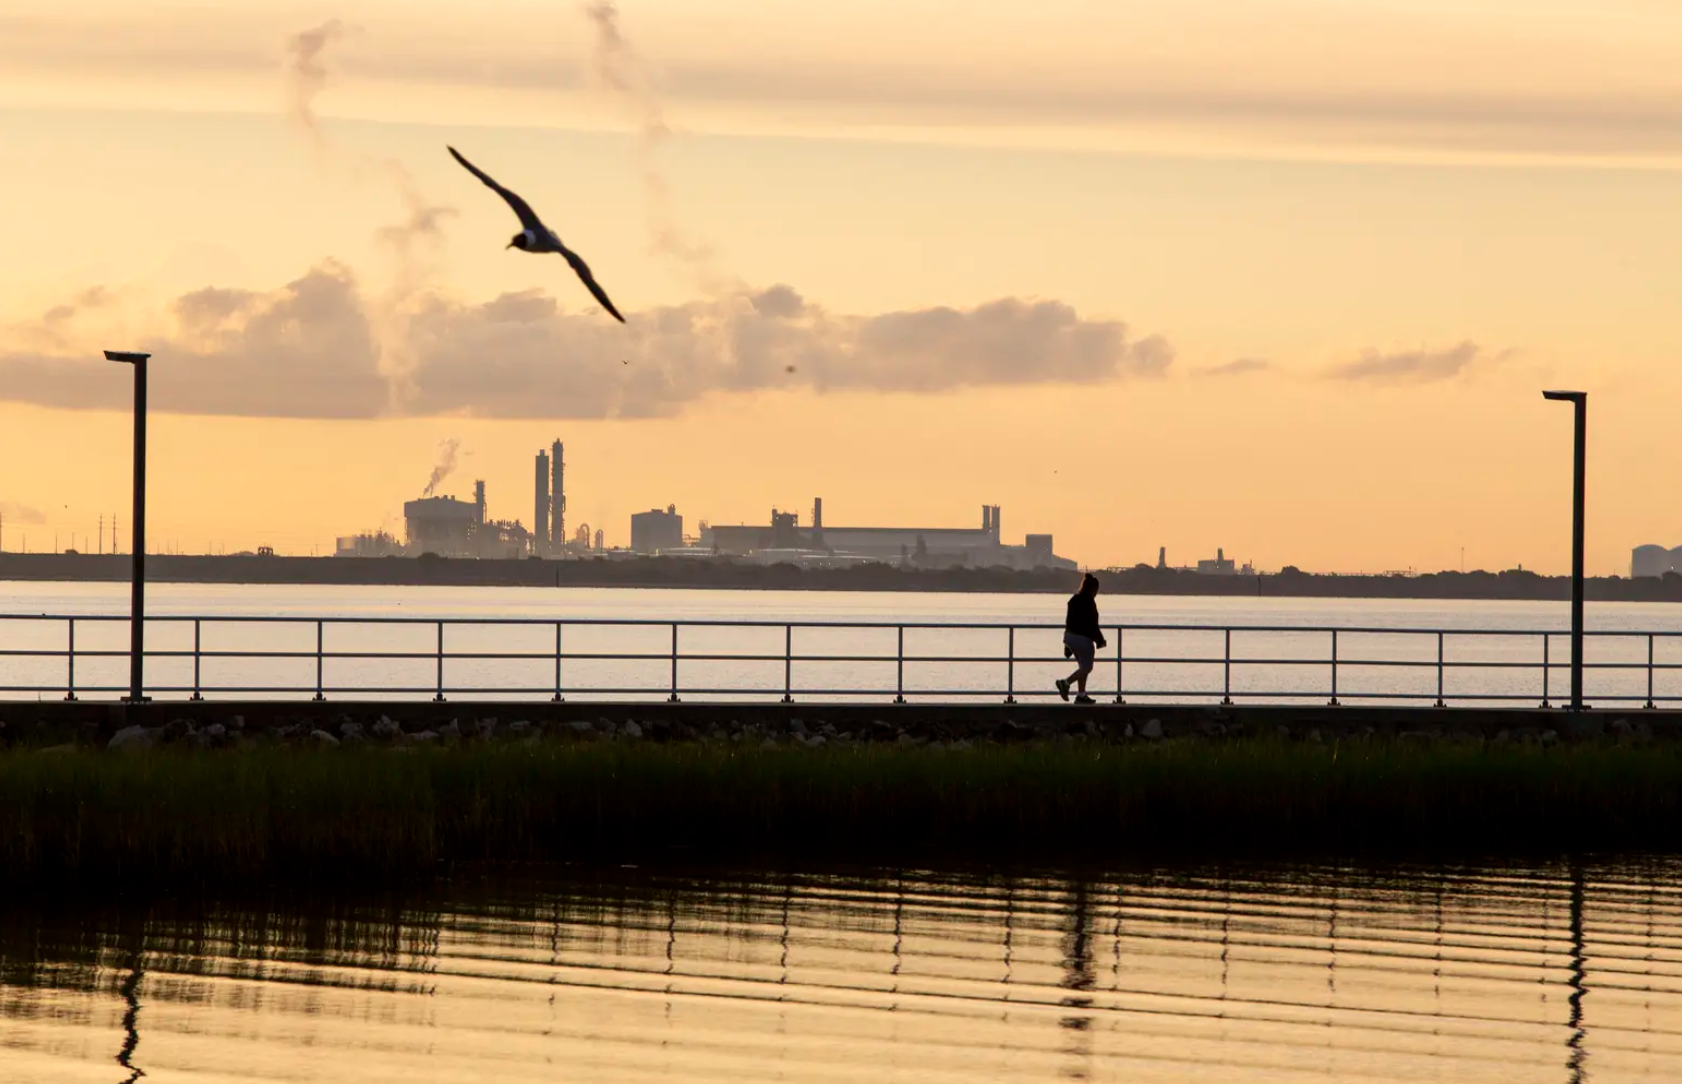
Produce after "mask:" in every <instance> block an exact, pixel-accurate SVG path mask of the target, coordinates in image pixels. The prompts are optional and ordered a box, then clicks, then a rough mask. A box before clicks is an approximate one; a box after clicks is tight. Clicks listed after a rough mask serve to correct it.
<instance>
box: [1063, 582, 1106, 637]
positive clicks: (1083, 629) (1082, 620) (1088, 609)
mask: <svg viewBox="0 0 1682 1084" xmlns="http://www.w3.org/2000/svg"><path fill="white" fill-rule="evenodd" d="M1063 630H1064V631H1065V632H1075V633H1079V634H1080V635H1082V636H1084V637H1086V638H1087V639H1089V640H1091V641H1092V642H1093V643H1094V644H1097V645H1098V646H1099V647H1103V646H1104V633H1103V630H1101V629H1100V628H1099V627H1098V601H1097V600H1096V599H1094V598H1093V597H1092V596H1091V595H1088V594H1086V593H1085V592H1080V593H1077V594H1074V595H1071V596H1070V597H1069V613H1068V616H1067V617H1065V618H1064V619H1063Z"/></svg>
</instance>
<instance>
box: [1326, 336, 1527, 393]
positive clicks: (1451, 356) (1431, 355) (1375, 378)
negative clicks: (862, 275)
mask: <svg viewBox="0 0 1682 1084" xmlns="http://www.w3.org/2000/svg"><path fill="white" fill-rule="evenodd" d="M1504 356H1506V355H1505V353H1503V354H1500V355H1496V356H1495V357H1494V358H1492V359H1491V360H1499V359H1500V358H1501V357H1504ZM1486 357H1488V355H1486V354H1485V353H1484V351H1483V349H1482V348H1481V347H1479V346H1478V344H1477V343H1474V342H1472V341H1470V340H1467V341H1466V342H1462V343H1460V344H1459V345H1457V346H1452V347H1449V348H1448V349H1446V350H1425V349H1423V348H1422V349H1419V350H1402V351H1397V352H1395V353H1389V354H1386V353H1381V352H1379V351H1377V350H1368V351H1365V352H1364V353H1362V355H1361V356H1360V357H1359V358H1358V359H1356V360H1355V361H1349V362H1345V363H1343V364H1341V365H1337V366H1334V367H1333V368H1332V370H1331V373H1330V375H1331V376H1332V377H1333V378H1334V379H1338V380H1358V381H1370V382H1372V383H1382V384H1430V383H1435V382H1436V381H1439V380H1452V379H1454V378H1455V377H1457V376H1460V375H1462V374H1463V373H1465V372H1467V371H1468V370H1469V369H1470V368H1471V367H1472V365H1473V364H1474V363H1476V362H1478V361H1479V360H1481V359H1484V358H1486Z"/></svg>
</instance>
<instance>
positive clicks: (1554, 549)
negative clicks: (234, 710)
mask: <svg viewBox="0 0 1682 1084" xmlns="http://www.w3.org/2000/svg"><path fill="white" fill-rule="evenodd" d="M332 19H337V20H339V23H340V25H341V26H342V27H343V30H342V32H341V33H338V34H331V33H330V34H327V35H325V36H324V37H323V40H322V48H321V49H320V51H319V53H318V54H316V55H315V56H314V57H313V59H312V58H310V57H308V56H306V57H303V58H302V60H300V57H299V55H298V54H297V53H296V52H295V51H290V52H289V40H290V39H292V38H294V37H295V36H296V35H298V34H300V33H301V32H304V31H307V30H309V29H311V28H315V27H320V26H322V25H324V24H326V23H327V22H328V20H332ZM619 25H620V27H621V29H622V31H623V34H624V39H625V41H626V43H627V44H628V46H629V48H630V49H632V50H634V52H632V53H628V54H627V53H619V54H611V53H609V54H602V53H600V51H599V49H600V44H601V39H600V38H599V37H598V36H597V35H598V31H597V28H596V24H594V23H593V22H592V20H591V19H590V18H589V17H587V15H586V13H585V9H584V7H583V6H582V5H578V4H560V5H557V4H553V3H547V2H545V3H539V2H537V0H518V2H516V0H501V2H497V0H488V2H486V3H482V4H478V5H472V6H471V7H469V6H464V5H459V4H444V3H442V2H438V0H405V2H403V3H398V2H397V0H381V2H359V3H342V4H337V5H334V4H318V3H280V2H276V0H253V2H250V3H245V4H240V5H233V4H226V5H223V6H222V7H221V8H220V9H217V10H206V9H204V8H203V7H202V6H198V5H185V4H176V5H171V4H164V5H147V6H145V7H144V8H137V7H136V6H134V5H119V4H116V3H114V2H111V0H56V2H52V3H47V2H45V0H21V2H20V0H13V2H12V3H11V4H8V5H7V8H6V12H5V13H4V14H0V136H3V137H4V140H5V145H6V147H7V148H8V152H9V153H8V159H9V161H10V162H11V163H12V165H11V168H10V169H9V170H8V173H7V179H6V194H7V197H8V198H6V199H5V200H3V201H0V237H3V238H5V239H6V243H5V245H4V246H0V324H3V325H4V326H5V329H6V331H7V335H6V342H5V345H4V347H0V515H3V516H4V518H5V526H4V533H3V538H0V543H3V544H4V546H5V547H6V548H7V549H18V548H21V545H22V537H23V534H24V532H28V535H29V539H28V541H29V547H30V548H31V549H34V550H39V549H45V548H48V547H49V546H50V545H51V544H52V541H53V537H54V536H55V535H56V536H57V537H58V541H59V544H60V545H69V544H70V536H71V535H72V533H74V534H76V535H77V536H79V537H78V544H80V536H84V535H90V534H92V533H93V532H94V531H95V530H96V525H97V523H98V517H99V516H100V515H101V514H103V513H110V512H115V513H116V514H117V515H118V516H119V517H120V518H121V519H122V520H124V521H126V519H127V503H128V496H127V494H128V441H129V435H128V421H127V415H126V403H127V394H128V388H127V372H126V371H119V370H116V369H115V368H114V367H109V366H107V365H105V363H102V362H95V361H92V360H85V359H89V358H92V357H97V351H98V349H99V348H100V347H103V346H120V347H149V348H153V349H156V350H157V354H158V357H157V361H156V362H155V363H154V393H153V399H154V404H155V408H156V409H155V413H154V417H153V425H152V432H153V440H152V445H151V452H152V479H153V488H152V494H153V496H152V506H151V507H152V511H151V518H152V523H153V527H152V548H153V549H162V548H166V547H174V546H177V545H178V546H179V547H180V548H182V549H184V550H203V549H207V548H213V549H223V550H233V549H239V548H246V547H251V546H255V545H259V544H269V545H273V546H275V547H276V548H277V549H279V550H282V551H284V552H295V553H308V552H311V551H312V549H315V550H319V551H321V552H327V551H328V550H330V549H331V546H332V538H333V536H334V535H337V534H348V533H351V532H353V531H356V530H359V529H370V528H376V527H380V526H382V525H383V526H386V527H388V528H391V529H399V530H400V527H401V505H402V502H403V501H404V500H405V499H408V498H411V497H413V496H415V495H417V494H418V491H419V490H420V488H421V486H422V485H423V484H424V483H425V480H426V477H427V474H428V471H429V470H430V468H431V466H432V463H433V460H434V457H435V455H436V454H437V448H438V445H439V443H440V442H441V441H443V440H445V439H457V440H459V441H460V442H461V448H462V451H463V453H465V454H464V456H463V458H462V460H461V465H460V467H459V469H458V472H457V474H456V475H455V476H454V477H453V478H452V479H451V480H450V481H449V482H446V484H445V485H444V487H443V488H444V490H445V491H453V492H456V493H458V494H461V495H464V496H465V495H467V494H468V493H470V491H471V487H472V479H474V478H476V477H482V478H484V479H486V480H487V482H488V485H489V491H490V503H491V507H492V513H493V514H494V515H496V516H498V517H500V518H514V517H518V518H521V519H523V520H527V521H528V522H529V520H530V518H531V509H530V505H531V492H530V491H531V456H532V454H533V453H535V452H536V451H537V449H538V448H540V447H547V445H548V443H549V441H550V440H552V439H555V438H557V437H559V438H561V439H563V440H565V442H566V444H567V454H568V461H569V463H568V467H569V469H568V481H569V490H570V496H569V501H570V514H569V521H570V522H571V523H572V524H577V523H580V522H589V523H590V524H592V525H593V526H598V527H603V528H604V529H605V530H606V534H607V537H608V538H609V540H611V541H616V542H623V541H625V540H626V536H627V534H628V517H629V515H630V513H631V512H633V511H638V510H641V509H644V508H648V507H651V506H661V507H663V506H665V505H666V504H668V503H676V504H677V505H678V507H679V510H680V511H682V512H684V513H685V515H686V517H688V520H689V522H690V523H691V524H693V523H694V522H695V521H696V520H699V519H711V520H712V521H713V522H720V523H724V522H730V523H734V522H761V521H764V520H765V519H766V518H767V517H768V515H769V511H770V508H771V507H772V506H773V505H776V506H779V507H784V508H789V507H793V508H797V509H799V510H800V511H801V512H802V514H803V515H804V514H805V513H806V512H807V510H808V509H809V507H810V502H811V498H812V497H813V496H817V495H821V496H823V497H824V499H825V506H826V507H825V512H826V517H827V518H828V519H829V520H830V521H831V522H836V523H872V524H908V525H909V524H921V525H963V524H969V523H971V522H977V523H978V522H979V509H978V506H979V505H981V504H983V503H992V504H999V505H1001V506H1003V509H1004V512H1003V523H1004V528H1005V534H1006V536H1007V539H1019V537H1020V535H1021V533H1022V532H1025V531H1035V532H1039V531H1047V532H1051V533H1053V534H1054V535H1055V536H1056V539H1057V548H1058V550H1059V552H1061V553H1064V554H1066V555H1068V556H1071V557H1074V558H1075V559H1077V560H1079V561H1081V562H1083V563H1087V564H1092V565H1106V564H1112V563H1118V562H1126V563H1131V562H1134V561H1140V560H1154V559H1155V555H1156V548H1157V546H1159V545H1166V546H1168V548H1169V554H1170V558H1171V559H1173V560H1175V561H1177V562H1183V561H1190V560H1192V559H1194V558H1196V557H1198V556H1208V555H1212V553H1213V551H1214V549H1215V548H1216V547H1217V546H1222V547H1225V549H1226V551H1227V553H1228V554H1229V555H1231V556H1236V557H1238V558H1240V559H1254V560H1255V561H1256V562H1257V563H1258V564H1259V565H1261V566H1262V567H1265V568H1277V567H1279V566H1280V565H1283V564H1287V563H1289V564H1297V565H1299V566H1302V567H1304V568H1312V569H1323V570H1347V571H1358V570H1382V569H1395V568H1406V567H1415V568H1420V569H1435V568H1441V567H1454V566H1458V565H1459V563H1460V561H1461V550H1462V547H1464V550H1465V560H1466V562H1467V564H1468V566H1471V567H1488V568H1501V567H1511V566H1512V565H1515V564H1523V565H1524V566H1525V567H1527V568H1537V569H1541V570H1545V571H1564V570H1565V568H1566V565H1567V563H1568V552H1567V545H1568V540H1569V486H1570V479H1569V466H1570V447H1569V443H1570V424H1569V412H1568V410H1566V409H1565V408H1563V407H1560V406H1557V405H1552V404H1547V403H1544V402H1543V401H1542V399H1541V397H1540V395H1539V394H1538V392H1539V390H1540V389H1541V388H1542V387H1545V386H1572V387H1580V388H1585V389H1587V390H1588V391H1589V392H1590V393H1591V394H1590V403H1591V408H1592V410H1591V415H1590V417H1591V438H1592V445H1591V453H1590V463H1591V470H1590V524H1589V565H1590V569H1591V571H1593V572H1596V573H1607V572H1612V571H1627V564H1628V553H1629V550H1630V548H1631V547H1633V546H1634V545H1637V544H1639V543H1643V542H1658V543H1662V544H1666V545H1672V544H1676V543H1679V542H1682V522H1679V517H1678V516H1677V515H1676V514H1675V512H1674V511H1673V510H1672V504H1671V498H1670V493H1669V480H1670V479H1671V478H1674V477H1676V476H1677V475H1678V473H1679V472H1682V447H1679V446H1678V444H1677V443H1676V442H1675V441H1674V440H1671V439H1670V427H1671V423H1669V422H1667V421H1666V420H1665V419H1666V418H1668V417H1669V416H1670V413H1671V410H1670V405H1671V403H1672V402H1673V401H1674V400H1675V396H1676V393H1677V392H1678V391H1682V380H1679V379H1678V377H1677V375H1676V371H1677V365H1676V359H1677V358H1678V357H1682V332H1679V330H1678V326H1677V323H1676V321H1675V319H1674V316H1673V312H1674V299H1675V298H1676V297H1677V296H1679V295H1682V289H1679V288H1682V266H1679V264H1678V262H1677V260H1676V259H1675V253H1676V252H1677V251H1679V250H1682V215H1678V214H1677V213H1676V212H1677V209H1678V208H1682V172H1679V170H1678V166H1679V164H1682V123H1678V122H1679V121H1682V106H1679V105H1677V104H1676V103H1678V102H1682V63H1678V61H1682V9H1678V8H1676V7H1675V6H1674V5H1667V4H1660V3H1657V2H1653V0H1598V2H1593V3H1591V2H1588V0H1533V2H1531V3H1525V4H1520V3H1517V2H1512V0H1430V2H1411V3H1407V4H1401V3H1394V2H1385V0H1339V2H1335V3H1334V2H1332V0H1180V2H1177V3H1175V4H1173V5H1163V4H1160V3H1156V4H1146V3H1142V2H1130V0H1117V2H1114V3H1109V4H1104V5H1093V4H1090V3H1085V2H1077V0H1042V2H1040V3H1036V4H1034V5H1004V4H991V3H968V4H958V3H955V2H951V0H898V2H895V3H888V2H886V0H880V2H878V0H854V2H852V3H848V4H828V5H818V4H808V5H789V4H786V3H781V4H773V3H770V2H769V0H714V2H712V3H709V4H705V5H701V4H696V3H692V2H682V0H621V2H620V5H619ZM300 65H302V66H300ZM604 65H605V66H604ZM312 73H313V75H314V80H313V81H312ZM606 76H613V77H615V78H616V79H617V80H618V82H619V84H620V87H621V89H619V90H615V89H614V88H613V86H611V85H609V83H608V82H607V81H606V80H605V78H604V77H606ZM312 120H313V128H312V127H311V121H312ZM656 122H658V123H661V124H663V125H664V126H665V129H668V130H669V133H670V134H669V135H666V136H664V137H663V138H658V139H653V140H650V139H648V138H646V137H645V135H644V134H643V133H644V132H645V131H646V129H647V128H648V126H649V125H651V124H653V123H656ZM446 143H450V144H453V145H455V146H457V147H459V148H460V149H462V150H463V151H464V152H465V153H467V154H468V155H469V157H471V158H473V159H474V160H475V161H476V162H477V163H478V164H479V165H481V166H483V167H484V168H486V169H487V170H489V171H490V172H492V173H493V174H495V175H496V176H498V177H499V178H500V179H502V180H503V181H504V182H506V183H507V184H509V185H510V186H511V187H514V188H516V189H517V190H519V191H521V192H522V193H523V194H524V195H526V196H527V197H528V198H529V199H530V200H531V201H532V202H533V203H534V204H535V205H536V207H537V209H538V210H539V212H540V213H542V214H544V215H545V217H546V219H547V220H548V221H549V223H550V225H552V226H554V227H555V228H556V229H557V231H558V232H559V233H560V234H561V235H562V237H563V238H564V239H566V240H567V241H568V243H569V244H572V245H573V246H574V247H576V248H577V249H578V250H579V251H580V252H581V253H582V254H583V255H584V256H585V257H586V258H587V259H588V260H589V261H590V263H591V266H592V267H593V268H594V269H595V272H596V274H597V276H598V277H599V278H600V280H601V281H602V283H603V285H604V286H605V287H606V288H607V290H608V292H609V293H610V294H611V295H612V296H613V298H614V300H615V301H616V303H617V304H618V305H619V307H620V308H621V309H622V310H623V311H625V313H626V314H627V316H628V317H629V318H630V324H629V326H627V327H625V328H620V327H619V326H618V325H616V324H614V323H612V322H611V321H610V320H608V319H607V318H606V317H604V316H602V314H600V313H599V312H597V311H595V310H594V307H593V305H592V304H590V303H589V298H588V295H586V294H585V293H584V292H583V290H582V289H581V288H580V287H579V285H578V284H577V282H576V281H575V280H574V279H572V277H571V275H570V273H569V272H568V270H567V268H566V267H565V265H564V264H563V263H562V262H561V261H559V260H557V259H554V258H552V257H543V258H540V257H532V256H527V255H524V254H520V253H515V252H508V251H505V250H504V249H503V248H502V246H503V244H504V243H505V242H506V240H507V238H508V237H509V235H510V234H512V233H513V232H514V221H513V218H512V216H511V215H510V214H509V213H508V211H507V209H506V208H505V207H504V206H503V205H502V204H501V203H500V201H498V200H497V199H496V198H495V196H494V195H493V194H492V193H490V192H488V191H487V190H485V189H483V188H482V187H480V186H479V185H478V184H477V183H476V182H475V181H474V180H473V179H472V178H471V177H470V176H468V175H467V174H466V173H465V172H463V171H462V170H460V169H459V167H457V166H456V165H455V164H454V163H453V162H452V161H450V159H449V158H448V156H447V154H446V153H445V151H444V145H445V144H446ZM651 186H652V187H651ZM417 212H420V213H418V214H417ZM428 212H429V213H428ZM428 227H430V228H428ZM662 231H664V233H663V234H662ZM662 235H663V236H665V237H666V238H667V240H668V242H669V243H667V244H665V245H660V244H657V243H655V239H656V237H657V236H662ZM779 286H781V287H785V289H781V290H774V289H773V288H774V287H779ZM789 365H793V366H794V371H793V372H790V371H789V370H788V366H789ZM125 537H126V535H125Z"/></svg>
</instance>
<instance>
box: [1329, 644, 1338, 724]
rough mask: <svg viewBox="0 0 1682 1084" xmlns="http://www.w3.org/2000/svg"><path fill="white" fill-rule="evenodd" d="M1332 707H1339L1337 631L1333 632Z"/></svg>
mask: <svg viewBox="0 0 1682 1084" xmlns="http://www.w3.org/2000/svg"><path fill="white" fill-rule="evenodd" d="M1330 703H1331V706H1332V707H1334V708H1335V707H1337V630H1336V629H1333V630H1332V699H1331V701H1330Z"/></svg>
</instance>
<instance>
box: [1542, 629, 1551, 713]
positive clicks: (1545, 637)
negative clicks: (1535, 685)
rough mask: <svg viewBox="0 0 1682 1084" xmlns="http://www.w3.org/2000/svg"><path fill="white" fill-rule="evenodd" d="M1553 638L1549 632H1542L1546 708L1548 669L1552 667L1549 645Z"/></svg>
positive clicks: (1544, 700)
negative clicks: (1549, 660)
mask: <svg viewBox="0 0 1682 1084" xmlns="http://www.w3.org/2000/svg"><path fill="white" fill-rule="evenodd" d="M1552 640H1553V637H1552V636H1550V635H1549V634H1548V633H1545V632H1544V633H1543V634H1542V706H1543V707H1544V708H1545V707H1547V706H1548V670H1549V669H1550V666H1549V664H1548V645H1549V643H1550V642H1552Z"/></svg>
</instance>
